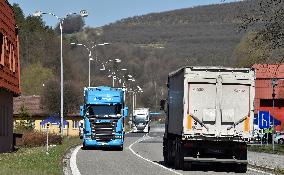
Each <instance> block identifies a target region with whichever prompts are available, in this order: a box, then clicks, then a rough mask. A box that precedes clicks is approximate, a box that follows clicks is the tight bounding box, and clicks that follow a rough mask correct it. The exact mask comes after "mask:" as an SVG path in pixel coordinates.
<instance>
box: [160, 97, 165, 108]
mask: <svg viewBox="0 0 284 175" xmlns="http://www.w3.org/2000/svg"><path fill="white" fill-rule="evenodd" d="M165 105H166V100H165V99H162V100H161V101H160V110H165Z"/></svg>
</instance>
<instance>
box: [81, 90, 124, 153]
mask: <svg viewBox="0 0 284 175" xmlns="http://www.w3.org/2000/svg"><path fill="white" fill-rule="evenodd" d="M124 93H125V92H124V91H123V90H122V89H120V88H111V87H107V86H99V87H88V88H85V89H84V105H83V106H81V107H80V115H81V116H82V117H83V118H84V125H81V126H80V127H81V128H83V129H80V131H81V134H80V135H81V138H82V139H83V148H85V149H86V148H88V147H97V148H102V147H111V148H117V149H119V150H123V143H124V118H125V117H127V114H128V107H126V106H125V102H124Z"/></svg>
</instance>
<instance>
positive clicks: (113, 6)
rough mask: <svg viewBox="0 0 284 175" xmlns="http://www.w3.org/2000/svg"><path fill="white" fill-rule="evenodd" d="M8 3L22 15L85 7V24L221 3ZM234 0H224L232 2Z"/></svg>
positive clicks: (108, 0) (123, 0)
mask: <svg viewBox="0 0 284 175" xmlns="http://www.w3.org/2000/svg"><path fill="white" fill-rule="evenodd" d="M8 1H9V2H10V4H13V3H18V4H19V5H20V7H21V8H22V10H23V11H24V13H25V15H26V16H27V15H32V14H33V13H34V12H35V11H37V10H40V11H42V12H46V13H50V12H51V13H54V14H56V15H57V16H59V17H65V15H66V14H68V13H74V12H75V13H77V12H80V10H86V11H87V12H88V13H89V16H88V17H87V18H86V19H85V22H86V25H87V26H90V27H100V26H103V25H106V24H109V23H111V22H115V21H117V20H120V19H122V18H127V17H132V16H136V15H143V14H148V13H156V12H163V11H169V10H175V9H181V8H188V7H194V6H199V5H207V4H216V3H222V0H8ZM233 1H236V0H226V2H233ZM43 19H44V21H45V22H46V24H47V25H49V26H55V25H56V23H57V19H56V18H55V17H53V16H51V15H44V16H43Z"/></svg>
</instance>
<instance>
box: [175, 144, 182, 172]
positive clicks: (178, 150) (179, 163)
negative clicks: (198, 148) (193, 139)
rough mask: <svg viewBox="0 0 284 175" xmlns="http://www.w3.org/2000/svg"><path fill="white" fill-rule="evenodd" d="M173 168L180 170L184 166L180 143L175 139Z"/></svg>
mask: <svg viewBox="0 0 284 175" xmlns="http://www.w3.org/2000/svg"><path fill="white" fill-rule="evenodd" d="M175 153H176V154H175V169H177V170H180V169H183V168H184V156H183V150H182V145H181V143H180V142H179V141H176V147H175Z"/></svg>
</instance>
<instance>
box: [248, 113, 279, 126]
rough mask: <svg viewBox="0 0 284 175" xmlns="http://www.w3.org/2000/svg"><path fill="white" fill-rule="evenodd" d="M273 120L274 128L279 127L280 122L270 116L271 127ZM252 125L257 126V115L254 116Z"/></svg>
mask: <svg viewBox="0 0 284 175" xmlns="http://www.w3.org/2000/svg"><path fill="white" fill-rule="evenodd" d="M273 118H274V126H277V125H281V121H280V120H278V119H276V118H275V117H273V116H272V115H270V121H271V125H273V123H272V121H273ZM253 123H254V124H255V125H258V115H257V114H255V115H254V120H253Z"/></svg>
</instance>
